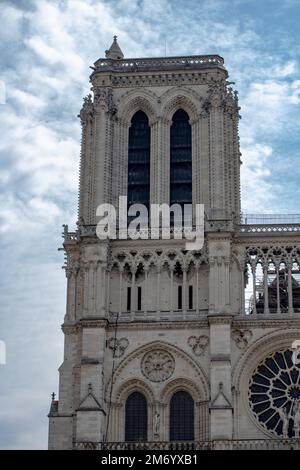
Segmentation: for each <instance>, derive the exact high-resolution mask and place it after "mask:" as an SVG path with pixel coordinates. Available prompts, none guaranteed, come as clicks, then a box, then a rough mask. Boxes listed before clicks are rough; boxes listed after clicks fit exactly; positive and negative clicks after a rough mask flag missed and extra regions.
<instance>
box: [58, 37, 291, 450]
mask: <svg viewBox="0 0 300 470" xmlns="http://www.w3.org/2000/svg"><path fill="white" fill-rule="evenodd" d="M227 78H228V74H227V71H226V69H225V67H224V63H223V59H222V57H220V56H218V55H212V56H188V57H164V58H145V59H124V57H123V53H122V51H121V49H120V47H119V45H118V43H117V40H116V38H114V42H113V44H112V46H111V47H110V49H109V50H108V51H106V57H105V58H104V59H99V60H97V61H96V62H95V64H94V67H93V72H92V74H91V83H92V92H93V97H92V96H91V95H89V96H87V97H86V98H85V99H84V103H83V107H82V109H81V111H80V119H81V124H82V142H81V167H80V196H79V222H78V227H77V230H76V232H70V231H69V230H68V227H67V226H65V230H64V249H65V252H66V265H65V270H66V276H67V280H68V288H67V311H66V315H65V319H64V323H63V327H62V329H63V332H64V335H65V352H64V360H63V363H62V365H61V366H60V369H59V374H60V378H59V397H58V398H59V399H58V400H55V397H53V399H52V403H51V409H50V413H49V449H101V448H109V449H126V448H146V449H154V448H157V449H172V448H173V447H174V446H177V448H182V449H189V448H195V449H209V448H226V449H232V448H241V449H246V448H251V449H270V448H278V449H279V448H287V449H288V448H299V447H300V445H299V439H298V437H299V426H300V407H299V403H300V366H299V364H298V363H297V362H298V360H297V358H298V356H297V354H294V355H293V350H292V345H293V344H295V343H294V342H295V341H297V340H300V284H299V263H300V223H299V222H300V220H299V219H298V220H297V218H296V217H294V218H292V217H291V218H290V219H286V220H285V221H284V222H285V223H282V219H281V218H280V217H275V216H274V217H273V218H270V217H269V218H268V217H263V216H260V217H256V218H254V217H252V218H251V217H248V218H247V220H246V219H245V217H243V216H242V215H241V212H240V164H241V161H240V150H239V137H238V121H239V106H238V98H237V93H236V92H234V91H233V90H232V88H231V87H230V82H228V81H227ZM120 195H123V196H127V197H128V202H129V203H130V204H133V203H136V202H141V203H143V204H146V205H148V206H149V205H150V204H152V203H158V204H161V203H168V204H169V203H171V204H172V203H179V204H183V203H191V202H193V204H197V203H199V204H204V205H205V243H204V246H203V248H202V249H201V251H186V250H185V249H184V246H185V245H184V240H176V239H172V238H171V239H170V240H135V241H134V240H120V239H117V240H110V241H105V240H99V239H98V238H97V236H96V224H97V218H96V208H97V206H98V205H99V204H101V203H110V204H114V206H115V207H116V208H117V206H118V200H119V196H120ZM249 197H251V195H249ZM293 347H294V346H293ZM293 358H294V360H293ZM295 358H296V360H295ZM178 446H179V447H178Z"/></svg>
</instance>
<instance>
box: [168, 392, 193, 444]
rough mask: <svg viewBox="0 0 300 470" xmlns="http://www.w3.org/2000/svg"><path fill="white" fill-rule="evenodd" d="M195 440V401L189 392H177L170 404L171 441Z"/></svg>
mask: <svg viewBox="0 0 300 470" xmlns="http://www.w3.org/2000/svg"><path fill="white" fill-rule="evenodd" d="M193 440H194V400H193V398H192V397H191V395H190V394H189V393H187V392H184V391H180V392H176V393H174V395H173V396H172V398H171V402H170V441H193Z"/></svg>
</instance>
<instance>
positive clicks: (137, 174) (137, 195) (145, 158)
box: [127, 111, 150, 222]
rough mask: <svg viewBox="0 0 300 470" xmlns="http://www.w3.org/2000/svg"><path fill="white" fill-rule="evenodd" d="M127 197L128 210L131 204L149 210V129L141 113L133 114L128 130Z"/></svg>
mask: <svg viewBox="0 0 300 470" xmlns="http://www.w3.org/2000/svg"><path fill="white" fill-rule="evenodd" d="M127 197H128V201H127V202H128V208H129V207H130V206H131V205H132V204H144V205H145V206H146V207H147V208H148V210H149V201H150V127H149V121H148V117H147V116H146V114H145V113H144V112H143V111H137V112H136V113H135V114H134V116H133V117H132V119H131V126H130V128H129V143H128V190H127ZM133 218H135V216H133V217H130V218H129V222H130V219H133Z"/></svg>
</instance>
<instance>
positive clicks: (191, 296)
mask: <svg viewBox="0 0 300 470" xmlns="http://www.w3.org/2000/svg"><path fill="white" fill-rule="evenodd" d="M192 309H193V286H189V310H192Z"/></svg>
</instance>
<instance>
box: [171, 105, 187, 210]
mask: <svg viewBox="0 0 300 470" xmlns="http://www.w3.org/2000/svg"><path fill="white" fill-rule="evenodd" d="M172 121H173V122H172V126H171V133H170V204H171V205H172V204H174V203H178V204H180V205H183V204H191V203H192V132H191V126H190V123H189V116H188V114H187V113H186V112H185V111H183V109H178V111H176V113H175V114H174V116H173V119H172Z"/></svg>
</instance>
